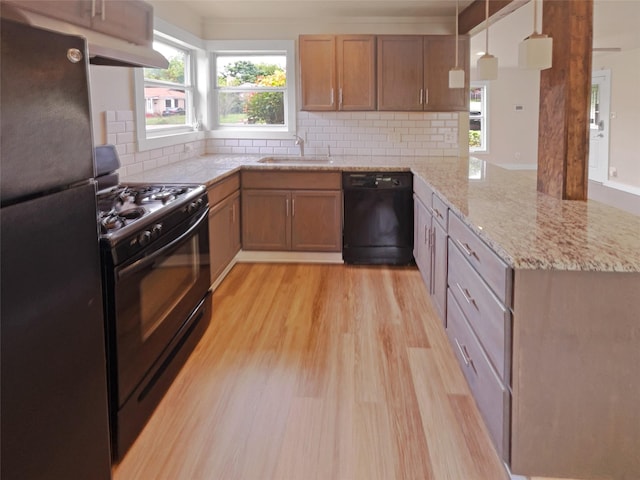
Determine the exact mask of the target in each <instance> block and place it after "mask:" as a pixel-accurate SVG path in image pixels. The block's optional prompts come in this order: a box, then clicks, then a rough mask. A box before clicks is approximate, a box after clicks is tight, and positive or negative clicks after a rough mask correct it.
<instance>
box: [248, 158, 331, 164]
mask: <svg viewBox="0 0 640 480" xmlns="http://www.w3.org/2000/svg"><path fill="white" fill-rule="evenodd" d="M258 163H333V160H332V159H331V157H327V156H308V157H306V156H305V157H301V156H280V157H274V156H272V157H262V158H261V159H260V160H258Z"/></svg>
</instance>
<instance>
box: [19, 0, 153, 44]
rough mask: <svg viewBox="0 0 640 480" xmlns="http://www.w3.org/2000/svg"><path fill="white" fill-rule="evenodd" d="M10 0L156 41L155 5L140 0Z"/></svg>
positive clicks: (135, 38) (121, 35) (132, 38)
mask: <svg viewBox="0 0 640 480" xmlns="http://www.w3.org/2000/svg"><path fill="white" fill-rule="evenodd" d="M10 3H13V4H15V5H16V6H18V7H20V8H23V9H25V10H31V11H33V12H36V13H39V14H41V15H45V16H47V17H51V18H56V19H58V20H63V21H65V22H69V23H72V24H74V25H79V26H81V27H85V28H89V29H92V30H95V31H97V32H101V33H104V34H106V35H110V36H112V37H116V38H120V39H122V40H126V41H128V42H132V43H135V44H137V45H147V46H151V44H152V43H153V7H152V6H151V5H149V4H148V3H146V2H143V1H141V0H20V1H17V0H10Z"/></svg>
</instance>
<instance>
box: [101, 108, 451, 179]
mask: <svg viewBox="0 0 640 480" xmlns="http://www.w3.org/2000/svg"><path fill="white" fill-rule="evenodd" d="M105 115H106V126H107V142H108V143H112V144H114V145H116V147H117V149H118V153H119V155H120V161H121V162H122V168H121V169H120V173H121V174H123V175H130V174H134V173H139V172H142V171H145V170H150V169H153V168H157V167H160V166H162V165H167V164H169V163H175V162H178V161H181V160H187V159H189V158H193V157H196V156H201V155H204V154H217V153H221V154H249V155H296V154H298V153H299V151H300V150H299V147H298V146H296V145H295V143H294V139H293V138H292V139H291V140H264V139H217V138H216V139H213V138H210V139H207V140H198V141H195V142H189V143H185V144H180V145H175V146H172V147H165V148H158V149H153V150H147V151H144V152H138V151H137V148H136V140H135V138H136V132H135V122H134V119H133V118H134V117H133V112H132V111H117V112H116V111H108V112H105ZM297 127H298V128H297V131H298V135H299V136H300V137H302V138H303V139H304V140H305V155H325V154H327V153H328V151H329V150H330V151H331V154H332V155H361V156H383V155H394V156H416V155H417V156H443V155H446V156H448V155H457V154H458V114H457V113H433V112H298V118H297Z"/></svg>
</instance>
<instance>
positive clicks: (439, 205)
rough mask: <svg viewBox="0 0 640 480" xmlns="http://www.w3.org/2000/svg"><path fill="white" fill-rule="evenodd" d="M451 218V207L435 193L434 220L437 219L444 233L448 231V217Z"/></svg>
mask: <svg viewBox="0 0 640 480" xmlns="http://www.w3.org/2000/svg"><path fill="white" fill-rule="evenodd" d="M448 216H449V207H447V204H446V203H444V202H443V201H442V200H440V197H438V196H437V195H436V194H435V193H434V194H433V218H435V219H436V222H438V223H439V224H440V225H441V226H442V228H444V231H445V232H446V231H447V217H448Z"/></svg>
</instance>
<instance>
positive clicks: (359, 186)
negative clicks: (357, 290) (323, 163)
mask: <svg viewBox="0 0 640 480" xmlns="http://www.w3.org/2000/svg"><path fill="white" fill-rule="evenodd" d="M342 189H343V191H344V227H343V234H342V259H343V260H344V262H345V263H353V264H365V265H367V264H382V265H409V264H412V263H413V175H412V174H411V172H344V173H343V174H342Z"/></svg>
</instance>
